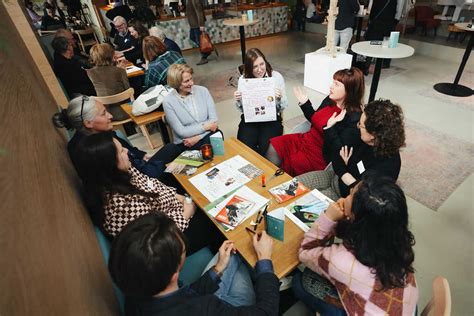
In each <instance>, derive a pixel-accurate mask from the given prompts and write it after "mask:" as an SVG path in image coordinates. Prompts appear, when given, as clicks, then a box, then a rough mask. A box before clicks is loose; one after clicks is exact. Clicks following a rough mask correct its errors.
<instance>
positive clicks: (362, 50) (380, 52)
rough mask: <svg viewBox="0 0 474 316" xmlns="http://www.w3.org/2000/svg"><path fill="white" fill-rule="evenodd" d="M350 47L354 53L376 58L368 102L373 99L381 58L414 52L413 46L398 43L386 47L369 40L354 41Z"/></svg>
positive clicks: (377, 82) (401, 56)
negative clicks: (373, 43)
mask: <svg viewBox="0 0 474 316" xmlns="http://www.w3.org/2000/svg"><path fill="white" fill-rule="evenodd" d="M351 49H352V51H353V52H354V53H356V54H359V55H364V56H367V57H372V58H376V62H375V71H374V76H373V78H372V84H371V85H370V95H369V102H371V101H373V100H374V99H375V93H377V87H378V85H379V79H380V71H381V70H382V62H383V60H384V59H398V58H406V57H410V56H411V55H413V53H414V52H415V49H414V48H413V47H411V46H408V45H405V44H401V43H398V46H397V47H395V48H388V47H382V45H370V41H365V42H358V43H355V44H353V45H352V47H351Z"/></svg>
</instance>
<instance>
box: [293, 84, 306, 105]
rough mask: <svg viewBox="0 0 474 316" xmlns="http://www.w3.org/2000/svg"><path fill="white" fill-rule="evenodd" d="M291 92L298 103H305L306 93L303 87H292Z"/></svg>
mask: <svg viewBox="0 0 474 316" xmlns="http://www.w3.org/2000/svg"><path fill="white" fill-rule="evenodd" d="M293 93H294V94H295V97H296V99H297V100H298V102H299V103H300V104H305V103H306V102H307V101H308V94H306V91H305V90H304V87H301V86H298V87H294V88H293Z"/></svg>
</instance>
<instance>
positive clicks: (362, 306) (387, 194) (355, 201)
mask: <svg viewBox="0 0 474 316" xmlns="http://www.w3.org/2000/svg"><path fill="white" fill-rule="evenodd" d="M335 235H336V236H337V237H339V238H341V239H342V244H331V245H327V241H328V240H329V239H330V238H332V237H333V236H335ZM414 244H415V239H414V237H413V234H412V233H411V232H410V230H409V229H408V208H407V203H406V199H405V195H404V194H403V191H402V190H401V189H400V187H398V186H397V185H396V184H395V183H394V182H393V181H392V180H391V179H389V178H384V177H377V176H370V177H368V176H364V178H363V179H362V181H361V182H360V183H359V184H357V185H356V186H355V187H354V188H353V189H352V190H351V193H350V195H349V196H348V197H347V198H345V199H343V198H341V199H339V200H338V201H337V202H335V203H332V204H331V205H329V207H328V209H327V210H326V211H325V213H324V214H322V215H321V216H320V217H319V218H318V219H317V220H316V221H315V222H314V224H313V226H312V227H311V229H310V230H309V231H308V232H307V233H306V234H305V237H304V239H303V242H302V243H301V247H300V250H299V258H300V260H301V262H303V263H304V264H305V265H306V266H307V269H306V270H305V271H304V272H303V275H302V276H301V274H297V275H296V276H295V277H294V278H293V289H294V291H295V294H296V296H297V297H298V298H300V299H301V300H303V302H305V303H306V304H307V305H309V307H310V308H311V309H312V310H313V311H315V312H316V311H317V312H320V313H321V314H325V315H327V314H330V315H345V314H346V313H347V315H413V314H414V311H415V308H416V303H417V301H418V297H419V291H418V288H417V284H416V280H415V275H414V268H413V262H414V260H415V254H414V252H413V248H412V247H413V245H414ZM321 277H323V278H325V279H327V280H328V281H329V282H330V283H331V284H332V285H334V286H335V290H336V291H337V295H336V297H335V301H334V302H332V304H330V303H329V301H328V300H327V297H324V296H323V295H320V293H318V292H317V291H316V290H315V287H314V283H315V282H313V281H316V280H317V281H316V282H320V279H319V278H321ZM331 284H329V286H328V287H329V288H332V285H331ZM318 296H320V297H318ZM339 300H340V302H338V301H339ZM336 302H337V303H342V304H337V303H336ZM387 302H390V304H388V303H387ZM334 303H336V304H334ZM335 305H338V306H340V307H341V309H338V308H336V307H335Z"/></svg>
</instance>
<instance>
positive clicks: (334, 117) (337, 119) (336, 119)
mask: <svg viewBox="0 0 474 316" xmlns="http://www.w3.org/2000/svg"><path fill="white" fill-rule="evenodd" d="M345 116H346V109H344V110H342V111H341V112H339V114H336V112H334V113H333V114H332V115H331V117H330V118H329V120H328V122H327V123H326V127H327V128H331V127H333V126H334V125H336V124H337V123H339V122H340V121H342V120H343V119H344V117H345Z"/></svg>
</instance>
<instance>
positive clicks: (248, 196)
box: [205, 185, 268, 231]
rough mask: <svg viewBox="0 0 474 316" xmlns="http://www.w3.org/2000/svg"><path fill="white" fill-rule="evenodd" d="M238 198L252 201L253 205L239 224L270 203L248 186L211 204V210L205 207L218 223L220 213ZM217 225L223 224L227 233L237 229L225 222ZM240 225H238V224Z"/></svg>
mask: <svg viewBox="0 0 474 316" xmlns="http://www.w3.org/2000/svg"><path fill="white" fill-rule="evenodd" d="M235 196H237V197H239V198H241V199H245V200H247V201H250V202H252V203H253V205H252V206H251V208H250V210H249V211H248V212H247V213H246V214H245V216H244V217H243V218H242V219H240V221H239V223H242V222H244V221H245V220H247V219H248V218H249V217H251V216H252V215H254V214H255V213H256V212H257V211H258V210H259V209H261V208H262V207H264V206H265V205H266V204H267V203H268V199H266V198H264V197H263V196H261V195H260V194H258V193H257V192H255V191H253V190H252V189H250V188H249V187H248V186H246V185H244V186H242V187H240V188H239V189H237V190H236V191H235V192H234V193H232V194H229V195H228V197H227V198H225V199H223V200H222V201H221V202H219V203H217V204H215V203H210V205H211V208H210V209H209V207H207V206H206V207H205V209H209V211H208V213H209V215H210V216H212V217H214V218H215V219H216V221H217V214H218V213H220V212H221V211H222V210H223V209H224V208H225V206H226V205H227V204H228V203H229V202H230V201H231V200H232V199H234V197H235ZM217 223H219V224H221V225H222V227H223V229H224V230H225V231H228V230H232V229H234V228H235V226H232V225H230V224H226V223H225V222H223V221H217ZM237 225H238V224H237ZM237 225H236V226H237Z"/></svg>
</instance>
